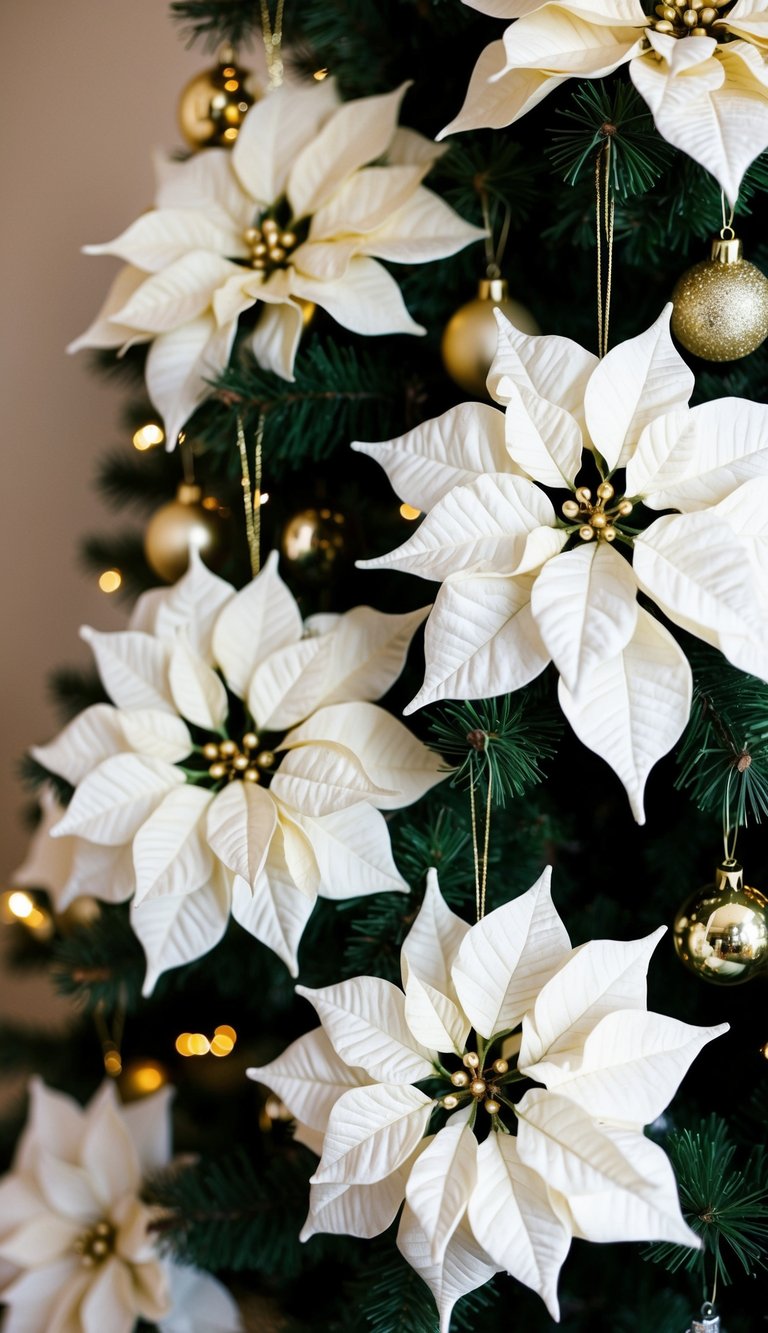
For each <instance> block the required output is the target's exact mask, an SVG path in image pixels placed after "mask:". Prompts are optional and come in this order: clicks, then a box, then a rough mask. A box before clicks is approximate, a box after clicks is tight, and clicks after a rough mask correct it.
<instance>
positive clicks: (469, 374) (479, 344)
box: [440, 278, 540, 398]
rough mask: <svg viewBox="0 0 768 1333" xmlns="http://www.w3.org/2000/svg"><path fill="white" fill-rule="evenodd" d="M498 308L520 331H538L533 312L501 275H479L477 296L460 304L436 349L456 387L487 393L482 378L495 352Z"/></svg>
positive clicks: (484, 377) (468, 391)
mask: <svg viewBox="0 0 768 1333" xmlns="http://www.w3.org/2000/svg"><path fill="white" fill-rule="evenodd" d="M496 309H499V310H501V311H502V313H503V314H504V315H506V317H507V319H508V320H509V321H510V323H512V324H513V325H514V326H515V328H516V329H519V330H520V332H521V333H539V332H540V329H539V326H538V324H537V323H536V321H535V319H534V318H533V315H532V314H531V313H530V311H529V310H526V308H525V306H523V305H520V303H519V302H518V301H513V300H511V298H510V295H509V284H508V283H507V281H506V280H505V279H504V278H483V280H482V281H481V282H480V283H479V284H478V288H477V296H476V297H475V298H474V299H473V300H472V301H467V303H466V305H463V306H460V307H459V309H458V310H457V311H456V313H455V314H454V315H452V316H451V318H450V319H449V321H448V323H447V324H446V326H445V332H444V333H443V341H442V344H441V347H440V351H441V354H442V358H443V365H444V366H445V369H446V370H447V371H448V374H449V375H450V377H451V379H452V380H455V381H456V383H457V384H458V385H459V387H460V388H462V389H466V391H467V393H471V394H473V395H474V396H475V397H476V398H485V397H487V393H486V388H485V381H486V378H487V375H488V371H489V370H490V368H491V362H492V361H493V358H494V356H495V355H496V343H497V340H498V336H499V330H498V326H497V324H496V318H495V316H494V313H493V312H494V310H496Z"/></svg>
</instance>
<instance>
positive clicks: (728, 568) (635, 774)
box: [354, 306, 768, 822]
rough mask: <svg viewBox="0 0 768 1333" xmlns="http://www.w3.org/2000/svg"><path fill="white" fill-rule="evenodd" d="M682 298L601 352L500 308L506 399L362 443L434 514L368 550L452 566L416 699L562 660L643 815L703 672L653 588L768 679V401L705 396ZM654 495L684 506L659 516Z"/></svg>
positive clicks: (679, 614)
mask: <svg viewBox="0 0 768 1333" xmlns="http://www.w3.org/2000/svg"><path fill="white" fill-rule="evenodd" d="M670 312H671V306H667V307H666V309H665V310H664V311H663V312H662V314H661V315H660V317H659V319H658V320H657V321H656V323H655V324H653V325H652V326H651V328H650V329H648V330H647V331H646V332H645V333H642V334H640V335H639V337H636V338H631V339H629V340H628V341H627V342H624V343H620V344H618V345H617V346H616V347H614V348H613V349H612V350H611V351H610V352H608V354H607V355H606V356H605V357H604V358H603V360H602V361H598V359H597V357H595V356H594V355H593V354H592V353H591V352H588V351H586V350H585V349H584V348H583V347H580V346H579V345H578V343H574V342H571V341H570V340H569V339H567V338H560V337H553V336H543V337H528V336H526V335H525V334H522V333H519V332H518V331H517V330H516V329H514V328H513V327H512V325H511V324H510V323H509V322H508V321H507V320H505V319H504V317H503V315H501V314H500V313H499V312H497V318H498V321H499V329H500V334H499V345H498V351H497V355H496V358H495V360H494V362H493V365H492V367H491V371H490V374H489V378H488V386H489V390H490V392H491V395H492V396H493V397H494V398H495V399H496V400H497V402H499V403H502V404H504V407H505V410H504V411H500V410H499V409H498V408H496V407H492V406H490V405H485V404H482V403H464V404H461V405H460V406H458V407H455V408H452V409H451V410H450V411H449V412H446V413H445V415H444V416H442V417H438V418H436V419H435V420H432V421H427V422H425V423H424V424H423V425H420V426H417V427H416V429H415V430H412V431H409V432H408V434H406V435H403V436H401V437H400V438H399V439H396V440H391V441H388V442H386V443H382V444H356V445H355V446H354V447H355V448H356V449H360V450H362V451H363V452H364V453H367V454H370V456H371V457H372V458H375V459H376V460H377V461H378V462H379V463H381V465H382V466H383V467H384V468H385V470H386V472H387V475H388V476H389V479H390V481H391V483H392V485H393V487H394V489H395V491H397V493H398V494H399V495H400V496H401V497H402V499H403V500H405V501H407V502H408V504H412V505H414V506H415V507H417V508H419V509H422V510H425V511H428V512H427V517H426V518H425V519H424V520H423V522H422V524H421V526H420V527H419V528H418V529H417V531H416V532H415V533H414V535H413V536H412V537H411V538H410V540H409V541H407V542H406V543H405V544H404V545H403V546H401V547H400V548H399V549H398V550H396V551H394V552H392V553H391V554H389V555H385V556H380V557H379V558H378V559H375V560H368V561H364V562H362V563H363V564H364V565H365V566H367V567H368V568H372V569H384V568H387V569H401V570H405V571H407V572H410V573H413V574H418V575H419V576H420V577H422V578H426V579H435V580H441V581H442V587H441V589H440V591H439V593H438V595H437V598H436V599H435V604H434V608H433V610H432V612H431V615H430V617H429V621H428V622H427V627H426V634H425V657H426V678H425V681H424V685H423V687H422V689H421V691H420V693H419V694H418V695H417V696H416V698H415V699H414V700H413V702H412V703H411V704H410V705H409V707H408V709H406V712H412V711H413V710H414V709H415V708H418V707H420V706H421V705H423V704H427V703H432V702H434V701H435V700H439V699H444V698H450V699H456V698H458V699H478V698H487V697H490V696H493V695H497V694H507V693H509V692H510V691H512V690H516V689H519V688H520V687H521V686H522V685H526V684H527V683H528V682H529V681H531V680H533V678H534V677H535V676H537V675H538V674H539V673H540V672H541V671H542V670H543V669H544V668H545V667H546V666H547V664H548V663H549V662H550V661H553V662H554V664H555V666H556V667H557V670H558V671H559V673H560V686H559V690H560V703H561V706H562V709H563V712H564V713H565V715H566V717H567V718H568V721H569V722H570V724H571V726H572V727H573V729H574V731H575V732H576V734H577V736H578V737H579V739H580V740H581V741H582V742H583V743H584V744H585V745H586V746H588V747H589V748H590V749H593V750H595V751H596V752H597V753H598V754H600V755H601V756H602V757H603V758H604V759H606V760H607V762H608V763H609V764H610V765H611V767H612V768H613V769H614V771H615V772H616V773H617V774H618V776H619V778H620V779H621V781H622V782H623V784H624V786H625V788H626V790H627V794H628V796H629V799H630V803H631V806H632V810H633V813H634V815H635V818H636V819H637V820H638V821H639V822H642V821H643V818H644V815H643V792H644V788H645V783H646V779H647V777H648V774H649V772H650V770H651V768H652V767H653V765H654V764H655V763H656V761H657V760H658V759H660V758H661V757H662V755H664V754H666V753H667V751H668V750H670V749H671V747H672V746H673V745H674V744H675V742H676V741H677V740H678V739H679V737H680V735H681V733H682V731H683V728H684V727H685V724H686V722H687V719H688V715H689V712H690V703H691V690H692V686H691V670H690V666H689V664H688V660H687V658H686V656H685V654H684V652H683V650H682V648H681V647H680V646H679V644H678V643H677V641H676V640H675V639H674V638H673V636H672V634H671V633H670V632H669V631H668V630H667V629H666V628H665V627H664V626H663V625H662V624H661V623H660V621H659V620H658V619H656V618H654V616H653V615H651V614H650V612H649V611H648V610H646V608H645V606H641V605H639V604H638V600H637V593H638V591H640V592H642V593H644V594H645V595H646V596H647V597H649V598H651V599H652V601H653V602H655V603H656V606H657V607H659V608H660V609H661V611H662V612H663V613H664V615H665V616H667V617H668V618H669V619H670V620H671V621H673V622H674V623H675V624H676V625H679V626H680V627H681V628H682V629H684V630H688V631H690V632H691V633H693V634H695V635H697V636H698V637H699V638H700V639H703V640H704V641H705V642H706V643H708V644H711V645H713V646H714V647H716V648H719V649H720V651H721V652H722V653H723V654H724V655H725V656H726V657H727V658H728V659H729V661H731V662H732V663H733V664H734V665H735V666H737V667H739V668H741V669H742V670H743V671H747V672H750V673H751V674H752V675H755V676H759V677H760V678H761V679H763V680H768V597H767V596H766V586H768V585H767V584H766V577H765V575H766V564H765V550H766V541H765V538H766V534H768V407H765V406H764V405H761V404H758V403H751V402H748V401H746V400H744V399H740V398H723V399H719V400H717V401H715V402H710V403H704V404H703V405H701V406H699V407H694V408H689V407H688V406H687V404H688V399H689V397H690V395H691V392H692V390H693V376H692V374H691V372H690V370H689V369H688V367H687V366H686V365H685V362H684V361H683V360H682V359H681V358H680V356H679V355H678V353H677V351H676V350H675V348H674V345H673V343H672V340H671V337H670V333H669V317H670ZM580 478H583V479H584V481H585V482H586V484H580V481H579V479H580ZM595 482H597V485H596V486H595ZM566 488H567V489H568V490H569V491H570V492H571V496H570V498H569V499H568V500H566V501H565V502H564V503H561V497H562V492H563V490H565V489H566ZM548 491H549V492H553V493H554V495H553V498H554V499H555V501H556V503H557V505H558V508H559V510H560V516H558V512H557V510H556V508H555V504H554V503H553V498H550V495H549V494H548V493H547V492H548ZM558 491H559V492H560V495H559V496H558V495H557V492H558ZM654 510H657V511H658V510H677V511H679V512H677V513H665V514H664V515H663V516H662V517H660V518H656V519H655V521H654V522H652V523H651V524H650V526H647V527H644V524H645V523H647V521H648V519H650V518H651V517H653V514H652V511H654Z"/></svg>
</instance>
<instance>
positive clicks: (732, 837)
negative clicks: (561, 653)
mask: <svg viewBox="0 0 768 1333" xmlns="http://www.w3.org/2000/svg"><path fill="white" fill-rule="evenodd" d="M732 777H733V769H732V768H730V769H729V770H728V781H727V783H726V787H725V796H724V798H723V860H724V861H726V862H727V861H735V860H736V839H737V838H738V836H739V826H738V824H737V825H736V827H735V828H734V827H733V826H732V824H731V778H732ZM713 1299H714V1298H713Z"/></svg>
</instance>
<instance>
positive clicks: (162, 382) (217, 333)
mask: <svg viewBox="0 0 768 1333" xmlns="http://www.w3.org/2000/svg"><path fill="white" fill-rule="evenodd" d="M235 331H236V325H235V323H234V321H233V322H232V323H231V324H227V325H225V327H224V328H217V327H216V322H215V320H214V318H213V316H212V315H210V314H202V315H200V316H199V318H198V319H192V320H189V321H188V322H187V323H186V324H182V325H181V326H180V327H179V328H177V329H172V330H171V331H170V332H168V333H161V334H160V335H159V337H157V338H155V340H154V342H153V344H152V346H151V348H150V349H149V356H148V357H147V364H146V368H145V372H144V374H145V378H146V382H147V392H148V394H149V396H150V398H151V400H152V402H153V403H154V405H155V407H156V408H157V410H158V412H160V414H161V415H162V418H163V422H164V424H165V437H166V448H167V449H169V450H170V449H174V448H175V446H176V441H177V439H178V436H179V431H180V430H181V429H182V427H183V426H184V425H185V423H186V422H187V421H188V420H189V418H190V417H191V415H192V413H193V412H194V410H195V408H196V407H199V406H200V404H201V403H202V402H203V401H204V400H205V399H206V398H207V397H209V395H210V392H211V385H210V381H211V380H212V379H215V377H216V376H217V375H220V374H221V372H222V370H224V368H225V366H226V364H227V362H228V360H229V353H230V350H231V347H232V342H233V340H234V337H235ZM202 542H203V537H202V534H201V535H200V537H198V536H197V534H196V533H194V532H193V533H192V544H197V545H201V544H202Z"/></svg>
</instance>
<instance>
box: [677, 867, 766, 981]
mask: <svg viewBox="0 0 768 1333" xmlns="http://www.w3.org/2000/svg"><path fill="white" fill-rule="evenodd" d="M674 939H675V949H676V950H677V954H678V957H679V958H680V959H681V961H682V962H683V963H685V965H686V967H688V968H689V969H690V970H691V972H695V973H696V975H697V976H698V977H701V978H702V980H703V981H712V982H714V983H715V984H716V985H720V986H732V985H737V984H739V983H740V982H743V981H751V980H752V978H753V977H754V976H756V974H757V973H758V972H760V971H761V970H762V969H764V968H765V967H766V966H767V965H768V899H767V898H766V897H765V896H764V895H763V894H762V893H760V892H759V890H757V889H752V888H750V887H749V885H746V884H745V883H744V871H743V869H742V867H741V866H740V865H739V863H738V861H734V860H732V859H731V860H728V861H723V863H722V865H720V866H718V868H717V870H716V871H715V882H714V884H706V885H704V887H703V888H701V889H697V891H696V893H694V894H693V895H692V896H691V897H690V898H689V899H688V900H687V902H685V903H684V904H683V906H682V907H681V908H680V910H679V912H678V914H677V916H676V918H675V924H674Z"/></svg>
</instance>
